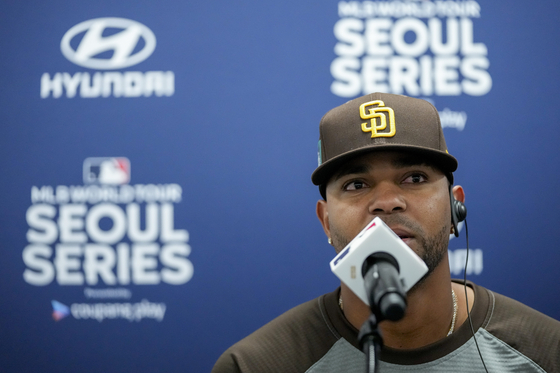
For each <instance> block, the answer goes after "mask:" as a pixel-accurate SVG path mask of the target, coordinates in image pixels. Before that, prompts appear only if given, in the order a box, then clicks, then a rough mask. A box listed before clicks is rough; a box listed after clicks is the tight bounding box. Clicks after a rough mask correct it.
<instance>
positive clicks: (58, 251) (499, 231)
mask: <svg viewBox="0 0 560 373" xmlns="http://www.w3.org/2000/svg"><path fill="white" fill-rule="evenodd" d="M559 14H560V5H559V4H558V2H554V1H540V2H536V3H527V2H522V1H519V0H513V1H511V0H510V1H505V0H500V1H492V2H477V1H470V0H456V1H451V0H446V1H430V0H427V1H417V0H410V1H404V0H403V1H399V0H394V1H306V2H301V1H282V2H275V3H270V2H262V1H250V0H249V1H242V2H225V1H223V2H184V1H177V0H163V1H158V2H149V1H119V2H115V1H106V0H100V1H95V2H70V1H63V2H57V3H52V2H43V1H26V2H4V3H2V4H1V5H0V33H1V35H2V36H3V37H2V38H1V39H0V50H1V51H2V55H1V57H0V67H1V69H2V72H3V73H2V74H0V84H1V86H2V90H0V107H1V110H0V122H1V123H2V126H1V129H0V131H1V132H0V133H1V135H0V165H1V170H2V175H3V182H2V183H0V195H1V196H2V204H1V209H0V226H1V227H2V228H1V229H0V249H1V252H2V255H3V260H1V261H0V275H1V280H2V281H0V295H1V297H2V299H3V312H2V315H3V317H2V321H1V322H0V334H1V335H2V336H3V337H2V338H1V342H0V350H1V351H2V353H1V355H0V371H2V372H33V371H41V372H76V371H80V372H99V371H104V372H123V371H137V372H159V371H162V372H172V371H187V372H208V371H210V369H211V368H212V366H213V364H214V362H215V361H216V359H217V358H218V357H219V355H220V354H221V353H222V352H223V351H224V350H225V349H226V348H227V347H229V346H230V345H231V344H233V343H234V342H236V341H238V340H239V339H241V338H243V337H244V336H246V335H248V334H249V333H251V332H252V331H254V330H255V329H257V328H258V327H260V326H262V325H263V324H265V323H266V322H268V321H270V320H271V319H272V318H274V317H276V316H277V315H279V314H281V313H282V312H284V311H286V310H287V309H289V308H291V307H293V306H295V305H297V304H299V303H302V302H304V301H307V300H310V299H312V298H314V297H316V296H318V295H320V294H323V293H325V292H329V291H332V290H333V289H335V288H336V287H337V286H338V284H339V282H337V279H336V277H335V276H334V275H333V274H332V273H331V272H330V269H329V262H330V260H331V259H332V258H333V257H334V255H335V252H334V250H333V249H332V247H331V246H330V245H328V243H327V237H325V235H324V233H323V230H322V228H321V225H320V223H319V221H318V220H317V217H316V214H315V205H316V202H317V200H318V199H320V198H321V197H320V195H319V192H318V189H317V187H315V186H314V185H313V184H312V183H311V180H310V177H311V173H312V172H313V170H314V169H315V168H316V167H317V153H316V152H317V140H318V137H319V134H318V124H319V121H320V119H321V117H322V116H323V115H324V114H325V113H326V112H327V111H328V110H329V109H331V108H333V107H335V106H338V105H340V104H342V103H344V102H346V101H348V100H350V99H352V98H355V97H358V96H361V95H362V94H366V93H370V92H373V91H384V92H390V93H397V94H406V95H409V96H414V97H420V98H424V99H426V100H428V101H430V102H432V103H433V104H434V105H435V107H436V108H437V110H438V111H439V113H440V116H441V121H442V126H443V128H444V133H445V136H446V140H447V145H448V148H449V152H450V153H451V154H452V155H454V156H455V157H456V158H457V159H458V160H459V168H458V170H457V172H456V173H455V182H456V184H460V185H462V186H463V187H464V188H465V192H466V204H467V206H468V211H469V216H468V224H469V235H470V236H469V246H470V254H469V264H468V266H467V268H466V272H467V275H468V278H469V279H470V280H472V281H474V282H475V283H478V284H480V285H483V286H485V287H488V288H490V289H492V290H495V291H497V292H499V293H502V294H504V295H507V296H510V297H512V298H514V299H517V300H519V301H521V302H523V303H525V304H527V305H529V306H531V307H533V308H535V309H537V310H539V311H540V312H543V313H545V314H547V315H549V316H551V317H553V318H556V319H560V302H559V301H558V299H557V297H556V295H557V294H559V293H560V283H559V281H558V275H557V273H558V270H557V266H558V263H560V250H558V248H557V246H558V244H557V242H556V239H555V236H554V234H553V233H554V232H555V231H556V229H557V227H558V226H560V216H559V215H558V214H557V211H558V210H560V202H559V200H558V198H556V195H557V191H558V190H559V189H560V177H558V175H556V172H555V170H559V167H558V164H557V160H558V159H560V147H559V146H558V141H559V140H560V126H558V123H560V112H559V110H558V104H557V98H558V97H560V88H559V87H560V85H559V82H560V73H559V70H558V67H557V64H558V63H557V61H558V60H560V49H559V48H558V45H560V31H559V29H558V16H559ZM460 229H461V235H460V237H459V238H452V239H451V240H450V244H449V264H450V270H451V274H452V276H453V277H457V278H461V277H462V276H463V273H464V271H465V268H464V267H465V259H466V254H467V251H466V249H467V243H466V240H465V227H463V226H462V225H461V226H460Z"/></svg>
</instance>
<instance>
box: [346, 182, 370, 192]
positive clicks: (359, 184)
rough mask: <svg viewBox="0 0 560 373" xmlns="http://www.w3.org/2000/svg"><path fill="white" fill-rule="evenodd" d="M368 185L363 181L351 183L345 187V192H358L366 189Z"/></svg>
mask: <svg viewBox="0 0 560 373" xmlns="http://www.w3.org/2000/svg"><path fill="white" fill-rule="evenodd" d="M365 187H366V184H365V183H364V182H363V181H358V180H356V181H351V182H349V183H348V184H346V185H344V190H358V189H362V188H365Z"/></svg>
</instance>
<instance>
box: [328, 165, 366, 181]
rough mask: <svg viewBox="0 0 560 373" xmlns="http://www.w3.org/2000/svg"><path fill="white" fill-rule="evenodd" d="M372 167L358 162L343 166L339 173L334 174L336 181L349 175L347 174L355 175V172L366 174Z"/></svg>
mask: <svg viewBox="0 0 560 373" xmlns="http://www.w3.org/2000/svg"><path fill="white" fill-rule="evenodd" d="M370 169H371V166H369V165H368V164H366V163H357V164H353V165H350V166H348V167H346V168H343V169H342V170H341V171H340V172H339V173H338V174H336V175H335V176H334V179H333V180H334V181H337V180H339V179H340V178H342V177H344V176H347V175H354V174H364V173H366V172H368V171H369V170H370Z"/></svg>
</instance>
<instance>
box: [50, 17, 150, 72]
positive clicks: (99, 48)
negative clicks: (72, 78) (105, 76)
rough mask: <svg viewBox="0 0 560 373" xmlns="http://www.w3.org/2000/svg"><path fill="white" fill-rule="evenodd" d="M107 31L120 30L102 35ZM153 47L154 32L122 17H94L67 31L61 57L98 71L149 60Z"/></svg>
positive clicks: (62, 43) (61, 44) (61, 46)
mask: <svg viewBox="0 0 560 373" xmlns="http://www.w3.org/2000/svg"><path fill="white" fill-rule="evenodd" d="M108 29H111V30H112V29H116V30H120V31H118V32H117V33H114V34H112V35H109V36H104V35H103V33H104V32H105V33H107V32H108V31H107V30H108ZM84 32H85V33H84ZM82 33H84V35H83V37H82V39H81V41H79V44H78V46H77V47H76V48H75V49H74V48H73V47H72V45H73V44H74V45H75V42H76V41H77V37H78V36H79V35H81V34H82ZM142 41H143V43H142ZM155 48H156V37H155V35H154V33H153V32H152V31H151V30H150V29H149V28H148V27H146V26H144V25H143V24H141V23H139V22H136V21H132V20H129V19H125V18H96V19H90V20H88V21H84V22H81V23H79V24H77V25H75V26H74V27H72V28H70V30H68V31H67V32H66V34H64V36H63V37H62V41H61V42H60V49H61V51H62V54H63V55H64V57H66V58H67V59H68V60H69V61H71V62H73V63H75V64H77V65H80V66H84V67H88V68H90V69H99V70H114V69H122V68H125V67H129V66H133V65H136V64H138V63H140V62H142V61H144V60H145V59H146V58H148V57H149V56H150V55H151V54H152V53H153V51H154V50H155ZM111 52H112V53H111ZM100 55H104V56H100ZM109 55H110V56H109Z"/></svg>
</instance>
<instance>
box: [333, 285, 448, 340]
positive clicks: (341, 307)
mask: <svg viewBox="0 0 560 373" xmlns="http://www.w3.org/2000/svg"><path fill="white" fill-rule="evenodd" d="M451 295H452V296H453V319H452V320H451V328H449V332H447V337H449V336H450V335H451V334H452V333H453V331H454V330H455V321H456V320H457V308H458V307H457V295H455V291H454V290H453V289H451ZM338 306H339V307H340V309H341V310H342V311H344V303H342V297H341V296H339V297H338Z"/></svg>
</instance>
